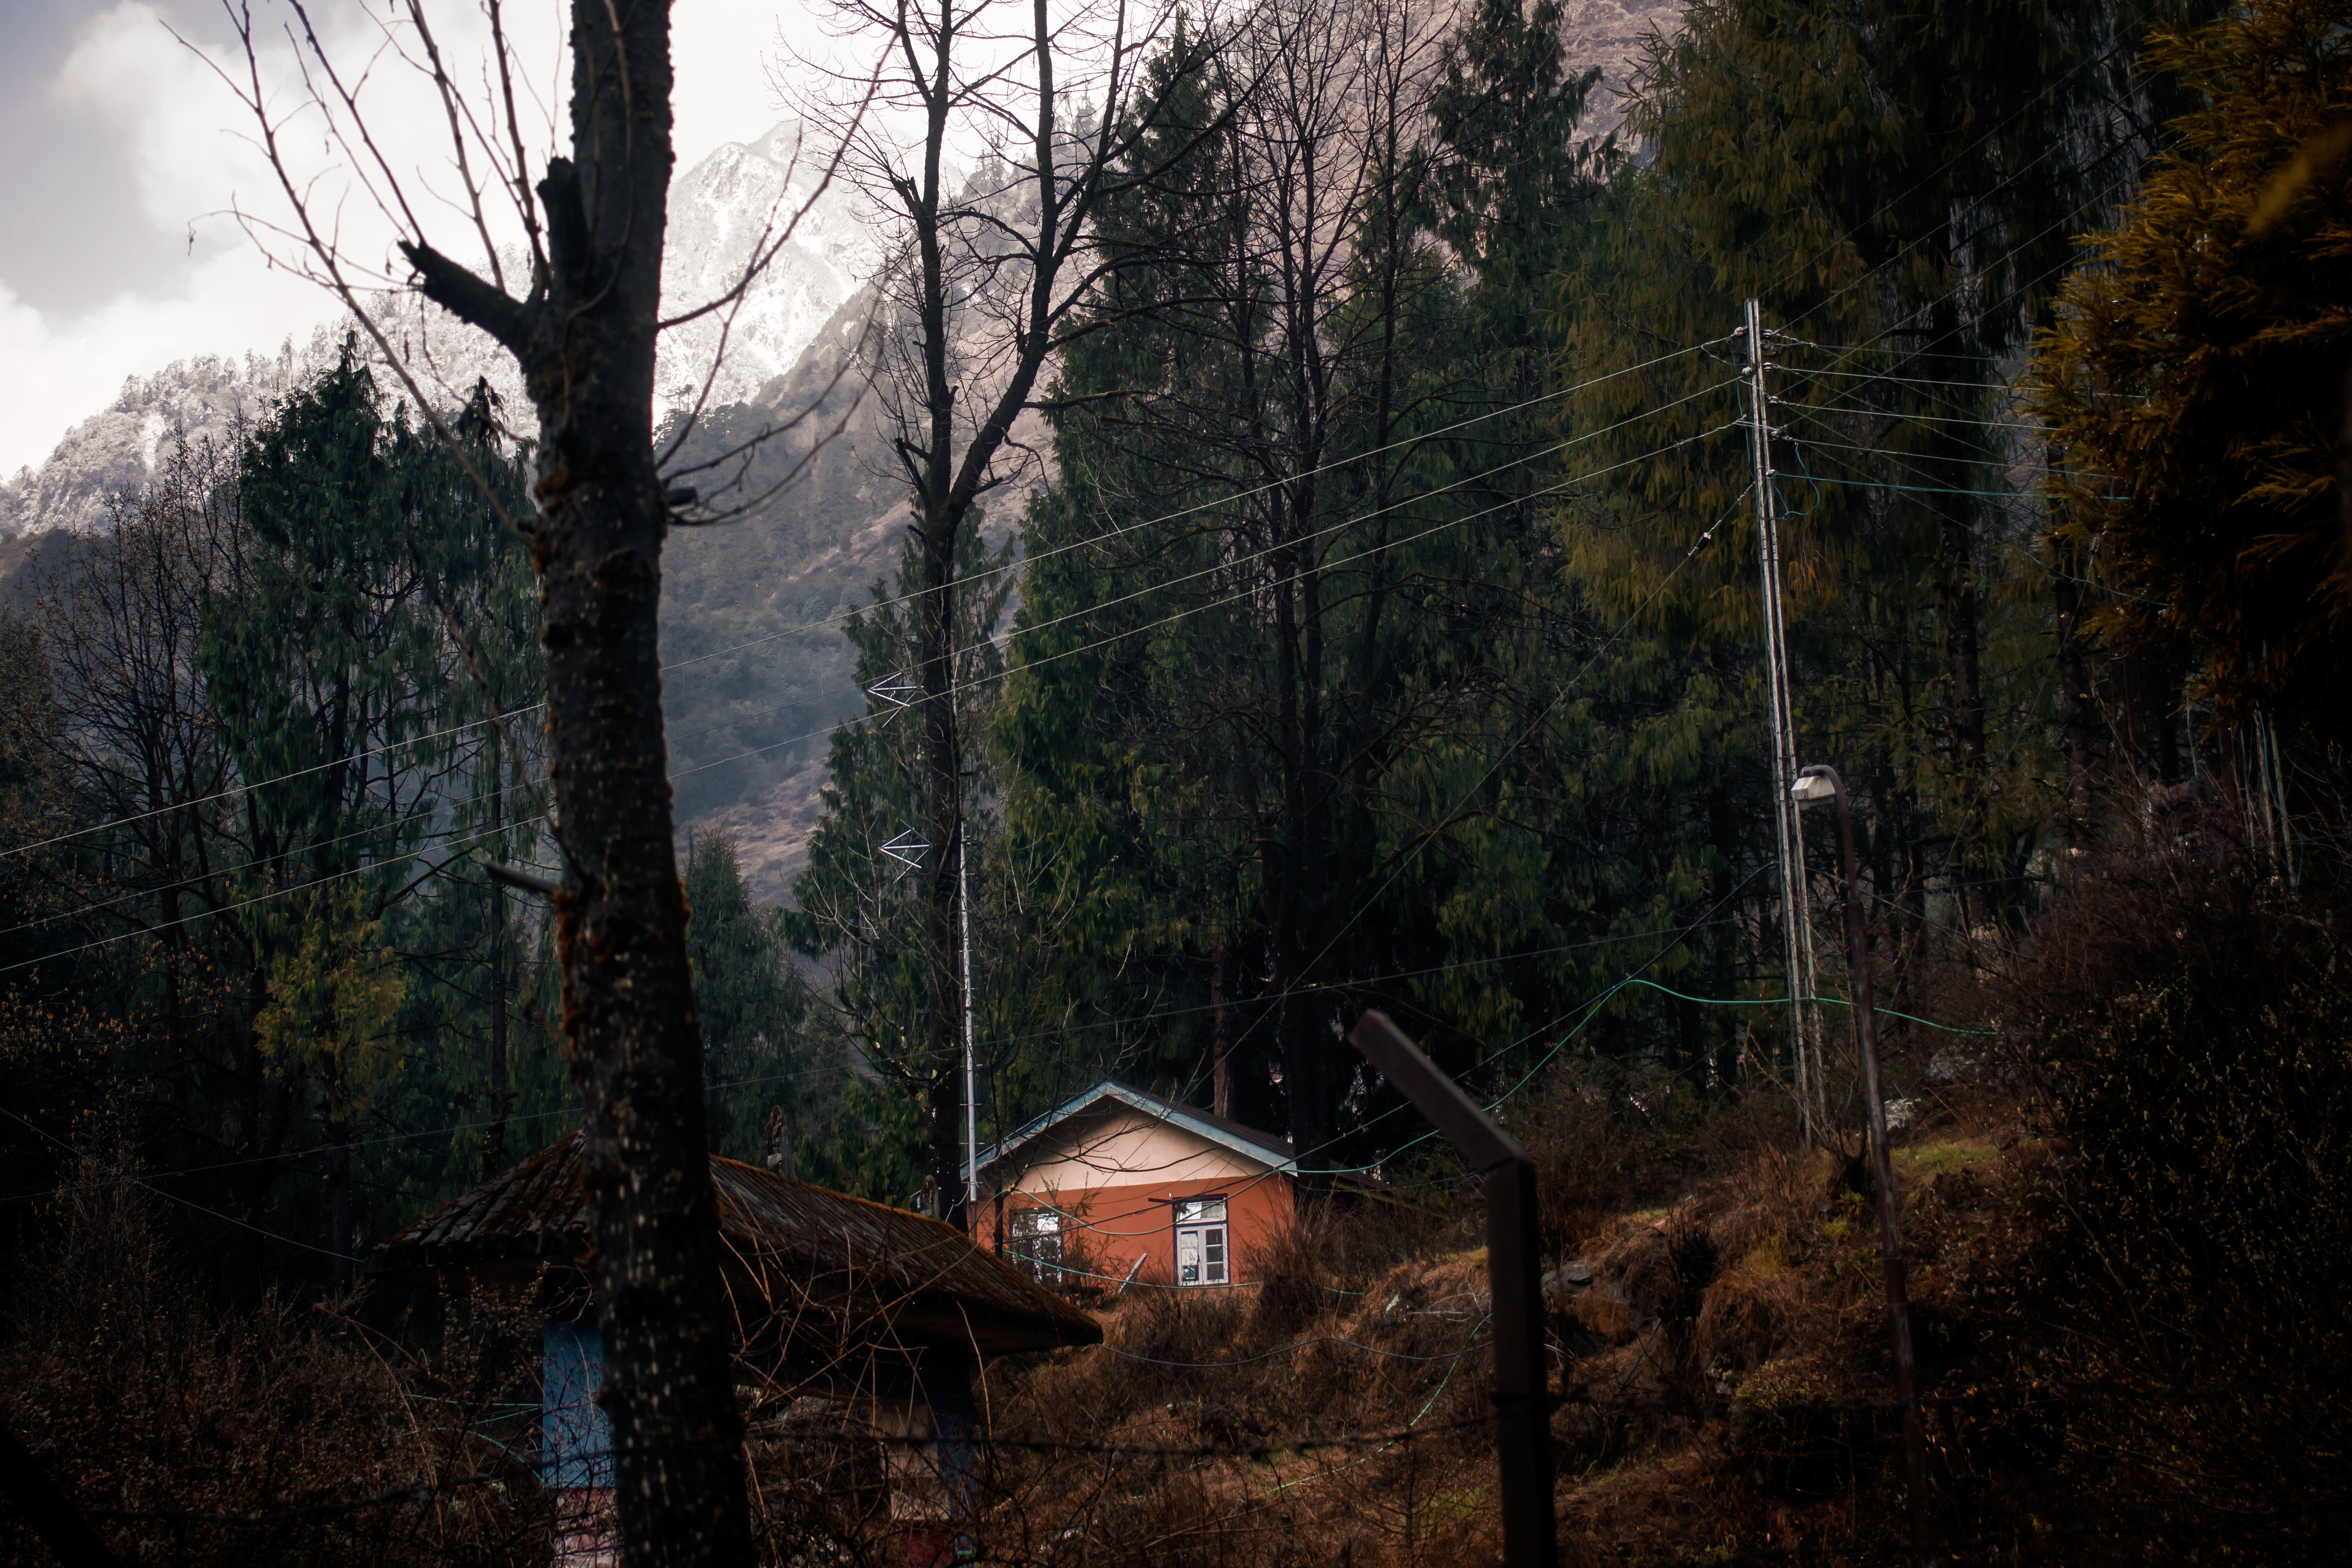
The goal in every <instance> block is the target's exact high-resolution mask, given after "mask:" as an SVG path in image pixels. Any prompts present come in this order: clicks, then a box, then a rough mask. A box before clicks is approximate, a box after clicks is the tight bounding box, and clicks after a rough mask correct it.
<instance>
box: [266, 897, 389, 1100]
mask: <svg viewBox="0 0 2352 1568" xmlns="http://www.w3.org/2000/svg"><path fill="white" fill-rule="evenodd" d="M297 902H298V903H301V904H303V905H304V906H305V907H306V910H307V913H308V915H309V917H310V918H308V919H307V920H304V921H302V923H301V924H300V926H299V937H298V938H297V940H296V941H295V942H293V943H292V944H291V945H290V946H289V947H288V948H287V949H286V950H284V951H283V952H280V953H278V955H277V956H276V958H275V959H274V960H273V961H272V962H271V963H269V965H268V1002H267V1003H266V1004H265V1005H263V1007H262V1009H261V1012H260V1014H259V1015H258V1016H257V1017H256V1018H255V1019H254V1023H253V1034H254V1040H255V1043H256V1044H257V1046H259V1047H260V1049H261V1053H262V1055H263V1056H264V1057H266V1058H269V1059H270V1060H272V1061H273V1062H275V1063H276V1064H278V1067H279V1068H281V1070H286V1069H290V1070H293V1071H297V1072H301V1073H304V1074H308V1075H311V1076H315V1077H317V1078H319V1079H321V1080H322V1081H323V1082H324V1083H325V1085H326V1086H327V1089H328V1093H329V1095H330V1096H331V1099H333V1100H335V1101H336V1102H337V1108H338V1110H339V1111H340V1112H341V1113H342V1114H346V1115H348V1114H349V1113H350V1111H351V1110H356V1109H359V1108H362V1107H364V1106H365V1105H366V1103H367V1101H368V1100H369V1099H370V1097H371V1094H372V1091H373V1088H374V1087H375V1085H376V1083H377V1081H378V1080H379V1079H381V1078H382V1077H383V1074H384V1073H385V1071H386V1070H387V1069H388V1068H391V1067H393V1066H394V1065H395V1064H396V1062H397V1060H398V1054H399V1053H398V1051H397V1049H396V1041H395V1040H394V1034H393V1019H394V1015H395V1014H397V1013H398V1011H399V1009H400V1003H401V998H402V997H403V996H404V994H406V990H407V986H406V982H405V981H404V978H403V976H402V974H401V972H400V969H399V967H398V965H397V964H396V963H394V961H393V958H392V955H391V954H390V953H389V952H386V951H385V950H384V947H383V942H381V941H380V940H379V928H380V926H381V924H382V922H381V921H380V920H376V919H370V918H368V917H367V915H366V913H365V910H364V905H365V897H364V889H361V888H359V887H358V886H356V885H355V884H352V883H348V882H347V883H343V884H341V885H340V886H338V887H335V888H331V889H326V890H324V891H322V892H320V894H319V895H317V897H316V898H315V900H297Z"/></svg>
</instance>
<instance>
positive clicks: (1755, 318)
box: [1740, 300, 1829, 1143]
mask: <svg viewBox="0 0 2352 1568" xmlns="http://www.w3.org/2000/svg"><path fill="white" fill-rule="evenodd" d="M1740 331H1741V332H1742V334H1743V335H1744V336H1745V337H1746V338H1747V341H1748V458H1749V461H1750V464H1751V468H1752V475H1751V478H1750V480H1749V484H1750V486H1751V488H1752V489H1754V491H1755V494H1756V541H1757V561H1758V567H1759V571H1760V572H1761V573H1762V575H1763V588H1764V701H1765V707H1766V710H1767V721H1768V728H1769V732H1770V736H1771V748H1772V835H1773V840H1774V843H1775V846H1776V847H1777V849H1778V851H1779V854H1780V942H1781V950H1782V953H1783V961H1784V963H1785V964H1786V966H1787V971H1788V976H1789V1046H1790V1058H1791V1064H1790V1065H1791V1068H1792V1069H1793V1071H1794V1073H1795V1076H1796V1086H1797V1117H1798V1121H1799V1123H1800V1125H1801V1127H1802V1128H1803V1134H1804V1138H1805V1141H1806V1142H1808V1143H1811V1142H1817V1141H1819V1140H1820V1139H1822V1137H1824V1136H1826V1133H1827V1128H1828V1123H1829V1100H1828V1096H1827V1094H1826V1093H1825V1092H1824V1089H1823V1086H1822V1060H1821V1038H1820V1037H1821V1029H1820V1026H1819V1024H1818V1021H1817V1020H1818V1016H1819V1011H1820V1010H1819V1008H1818V1007H1817V1006H1816V1005H1814V1003H1813V933H1812V923H1811V921H1809V920H1807V919H1806V893H1805V836H1804V829H1803V826H1802V824H1801V820H1800V818H1799V816H1798V815H1797V807H1796V805H1795V803H1794V802H1793V801H1792V800H1790V797H1789V788H1790V784H1793V783H1795V781H1796V776H1797V744H1796V738H1795V725H1794V723H1793V722H1792V718H1791V710H1790V700H1789V635H1788V627H1787V626H1786V624H1785V623H1784V622H1783V620H1782V619H1781V614H1780V516H1779V510H1778V505H1777V502H1776V499H1775V497H1774V496H1773V493H1772V479H1773V473H1772V391H1771V384H1770V381H1769V372H1770V370H1771V368H1772V366H1771V363H1770V361H1769V359H1767V358H1766V356H1765V352H1764V350H1765V334H1764V310H1763V305H1762V302H1761V301H1760V300H1748V308H1747V321H1746V325H1744V326H1743V327H1742V328H1741V329H1740ZM1809 1023H1810V1024H1811V1027H1808V1025H1809Z"/></svg>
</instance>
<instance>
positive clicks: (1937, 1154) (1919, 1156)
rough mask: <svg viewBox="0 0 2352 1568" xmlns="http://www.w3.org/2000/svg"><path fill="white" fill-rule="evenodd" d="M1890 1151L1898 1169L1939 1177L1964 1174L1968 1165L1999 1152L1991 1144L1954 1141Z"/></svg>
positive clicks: (1962, 1140) (1980, 1161) (1989, 1157)
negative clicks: (1955, 1172) (1949, 1173)
mask: <svg viewBox="0 0 2352 1568" xmlns="http://www.w3.org/2000/svg"><path fill="white" fill-rule="evenodd" d="M1998 1153H2000V1150H1998V1149H1996V1148H1994V1147H1993V1146H1992V1145H1991V1144H1990V1143H1979V1142H1975V1141H1973V1140H1970V1139H1967V1138H1956V1139H1952V1140H1949V1141H1948V1142H1942V1143H1921V1144H1915V1145H1914V1146H1912V1147H1911V1148H1908V1149H1896V1150H1893V1151H1891V1156H1892V1158H1893V1159H1894V1162H1895V1166H1896V1167H1897V1168H1898V1169H1900V1170H1903V1171H1907V1172H1910V1173H1913V1174H1915V1175H1919V1176H1940V1175H1942V1174H1943V1173H1945V1172H1947V1171H1965V1170H1967V1169H1968V1168H1969V1166H1970V1165H1980V1164H1982V1163H1984V1162H1986V1161H1987V1160H1990V1159H1991V1158H1992V1157H1993V1156H1994V1155H1996V1154H1998Z"/></svg>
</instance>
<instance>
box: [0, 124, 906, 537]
mask: <svg viewBox="0 0 2352 1568" xmlns="http://www.w3.org/2000/svg"><path fill="white" fill-rule="evenodd" d="M831 152H832V149H831V148H830V147H829V146H826V145H824V144H822V143H821V142H819V141H818V140H817V138H816V137H815V136H814V134H812V135H810V136H808V137H807V138H806V139H805V141H804V140H803V132H802V128H801V125H800V124H799V122H798V121H789V120H788V121H783V122H782V123H781V124H779V125H777V126H775V127H773V128H772V129H771V130H770V131H769V132H767V133H766V134H764V135H762V136H761V137H759V138H758V139H757V140H755V141H752V142H730V143H729V144H727V145H725V146H723V147H720V148H719V149H717V150H716V151H714V152H712V153H710V154H709V156H708V157H706V158H704V159H702V160H701V161H700V162H698V163H696V164H695V165H694V166H693V167H692V168H690V169H688V170H687V171H686V172H685V173H684V174H680V175H679V176H677V180H676V181H675V182H674V183H673V184H672V185H671V187H670V222H669V231H668V237H667V251H666V254H665V256H664V258H663V265H662V309H663V311H664V313H665V314H666V315H668V316H670V317H672V318H676V317H678V316H682V315H686V314H688V313H689V312H691V311H693V310H696V309H697V308H698V307H701V306H705V305H709V304H711V303H712V302H713V301H718V300H723V299H724V297H726V296H727V295H729V294H730V292H732V291H733V290H734V289H735V288H736V286H737V284H738V283H739V281H740V279H741V278H742V275H743V268H744V267H745V265H746V264H747V263H748V262H749V261H750V260H751V258H752V257H753V256H754V255H756V254H761V253H763V252H765V251H767V250H770V249H773V251H774V255H773V257H772V259H771V260H770V261H769V264H768V266H767V267H766V268H765V269H764V270H763V271H762V272H761V275H760V276H759V277H757V278H756V279H753V280H752V282H751V285H750V287H749V288H747V289H744V290H743V293H742V298H741V300H740V303H738V304H737V305H736V306H735V307H734V308H733V310H732V311H731V319H730V310H728V309H727V308H726V307H725V306H723V305H722V306H721V307H720V308H719V309H717V310H711V311H709V313H707V314H704V315H701V316H699V317H697V318H696V319H694V320H692V321H686V322H683V323H682V324H680V325H678V326H677V327H675V328H673V329H672V330H671V331H668V332H667V333H665V334H664V336H663V339H662V345H661V357H660V361H659V364H658V367H657V370H656V400H657V403H658V407H657V408H656V418H658V417H660V416H663V415H667V414H670V413H674V412H677V411H680V410H683V409H686V408H689V407H691V406H693V405H694V404H695V403H696V401H697V400H698V398H700V397H701V396H702V393H703V385H704V382H705V380H706V378H709V379H710V388H709V406H712V407H719V406H724V405H727V404H730V403H737V402H742V401H745V400H747V399H749V398H751V396H753V395H755V394H756V393H757V392H758V391H759V389H760V388H761V386H763V385H765V384H767V383H769V382H770V381H772V379H774V378H775V377H776V376H778V375H781V374H783V373H784V372H786V371H788V370H790V369H791V368H792V367H793V364H794V363H796V362H797V361H798V360H799V358H800V356H801V353H802V352H803V350H804V349H806V348H807V347H808V345H809V344H810V342H812V341H814V338H815V337H816V334H817V332H818V331H820V330H821V329H822V328H823V327H824V324H825V322H826V321H828V320H829V319H830V318H831V317H832V316H833V314H834V312H835V310H838V309H839V308H840V306H841V304H842V302H843V301H844V300H847V299H848V298H849V297H850V296H851V295H852V294H854V293H856V291H857V289H859V288H861V287H863V286H864V284H865V282H866V279H868V278H869V277H870V276H871V275H872V274H873V272H874V271H875V270H876V269H877V268H878V267H879V266H880V264H881V259H882V255H883V247H884V238H883V229H882V226H880V225H878V224H877V223H876V222H875V221H874V220H873V218H872V216H870V215H868V214H867V213H866V212H865V211H864V209H863V207H862V205H861V204H860V202H859V200H858V197H857V195H856V192H855V190H854V189H853V188H852V187H851V186H850V185H849V184H847V183H846V182H845V181H841V180H835V181H834V182H833V183H832V184H830V185H829V186H828V185H826V184H825V180H824V175H825V172H826V165H827V163H828V162H829V160H830V156H831ZM506 259H507V260H508V261H509V264H510V265H509V278H510V279H511V278H515V277H519V276H520V273H521V268H520V257H509V258H506ZM373 314H374V315H375V317H376V320H377V322H378V324H379V326H380V327H381V328H382V330H383V334H384V338H385V340H386V341H387V342H389V343H390V344H391V346H392V354H393V357H394V358H395V359H397V360H398V361H400V362H401V364H402V366H403V368H404V369H405V370H406V371H407V373H408V374H409V375H410V376H412V377H414V378H415V381H416V382H417V383H418V384H419V385H420V386H421V387H422V388H423V389H424V393H425V396H426V397H427V399H429V400H430V401H431V402H433V403H435V404H436V405H446V406H448V407H455V406H457V405H458V404H460V403H462V402H463V401H464V399H465V396H466V395H467V392H468V391H469V390H470V389H471V388H472V386H473V385H474V383H475V381H476V379H477V378H478V377H485V378H487V379H488V381H489V383H490V385H491V386H492V387H493V388H494V389H496V390H497V392H498V393H499V396H500V398H501V400H502V403H503V406H504V409H505V414H506V417H507V418H508V420H509V422H510V423H511V424H513V425H514V426H517V427H518V428H519V429H520V431H521V432H522V433H524V434H529V433H530V430H531V428H532V426H533V423H534V421H533V420H532V417H531V412H530V403H529V402H528V400H527V399H526V398H525V397H524V396H523V394H522V386H521V380H520V375H519V374H518V373H517V371H516V369H515V365H514V360H513V357H512V356H511V355H509V354H508V353H506V352H505V351H504V350H502V349H500V348H499V346H498V345H497V344H496V343H494V342H491V341H490V340H489V339H488V337H486V336H484V335H483V334H481V333H479V332H476V331H472V330H471V329H469V328H467V327H465V326H463V325H461V324H460V323H458V322H457V321H456V320H455V319H454V318H452V317H450V316H448V315H447V314H446V313H445V312H444V311H442V310H439V309H438V308H436V307H435V306H432V305H428V304H426V303H425V301H424V300H422V299H421V298H419V297H418V296H417V295H415V294H414V293H411V292H407V291H395V292H393V293H389V294H386V295H383V296H382V297H381V298H380V300H379V302H378V305H377V307H376V309H375V310H373ZM344 331H345V325H344V324H343V323H340V322H335V323H329V324H327V325H324V326H321V327H320V328H319V329H317V330H316V331H314V332H312V333H311V334H310V338H309V340H308V341H307V342H298V341H289V342H287V343H285V344H284V345H282V346H281V347H280V348H279V349H278V352H277V353H274V354H268V355H263V354H256V353H245V354H243V355H242V356H238V355H234V354H232V355H226V356H223V355H203V356H197V357H193V358H188V359H183V360H179V361H176V362H174V363H171V364H169V365H166V366H163V367H161V368H159V369H158V370H156V371H155V372H154V373H153V374H149V375H143V376H133V377H131V379H130V380H129V381H127V382H126V383H125V384H123V388H122V391H121V394H120V395H117V397H116V398H115V400H114V401H113V402H112V403H111V404H110V405H108V406H107V407H105V408H103V409H100V410H99V411H98V412H97V413H95V414H93V415H92V416H90V417H89V418H88V419H85V420H83V421H82V422H81V423H80V424H79V425H78V426H75V427H74V428H73V429H72V430H70V431H68V433H67V434H66V437H65V438H64V439H63V440H61V441H59V442H58V446H57V447H56V448H55V450H53V451H52V452H51V453H50V455H49V457H48V458H47V460H46V461H45V462H43V463H42V465H41V466H40V468H37V469H26V470H22V471H20V472H19V473H18V474H16V476H15V477H14V478H13V479H8V480H7V481H6V482H5V484H0V535H5V534H9V533H16V532H22V531H28V530H33V529H42V528H58V527H64V528H76V529H82V530H89V529H94V528H100V527H103V526H104V525H105V521H106V516H107V510H106V500H107V497H108V496H109V495H110V494H112V493H114V492H116V491H118V490H122V489H131V488H135V487H137V486H139V485H142V484H144V483H145V482H147V480H148V479H151V478H152V477H153V474H154V472H155V468H156V465H157V464H158V463H159V462H160V461H161V460H162V458H164V457H166V456H168V455H169V453H170V450H171V444H172V442H173V441H174V440H176V439H177V438H178V437H179V436H180V435H182V434H183V433H184V434H185V435H186V436H187V437H188V438H189V439H190V440H191V441H194V442H201V441H202V440H204V439H205V438H206V437H210V438H212V439H214V440H215V441H219V442H226V441H228V440H230V439H232V438H233V437H234V434H235V432H236V429H237V428H238V426H239V422H240V421H243V422H246V423H250V422H252V421H254V420H257V419H259V418H261V417H263V416H265V415H266V413H267V412H268V402H269V400H270V399H272V398H275V397H278V396H281V395H284V393H285V392H286V391H287V389H288V388H289V387H291V386H293V385H295V384H298V383H299V382H300V381H301V380H303V379H305V378H306V377H308V376H310V375H312V374H316V373H317V372H318V371H320V370H321V369H323V368H325V367H326V366H327V365H328V364H330V363H332V362H333V358H334V355H335V354H336V353H338V352H339V351H340V349H341V343H342V339H343V333H344ZM722 341H723V343H724V348H725V353H724V356H723V363H719V369H718V372H717V374H716V375H715V377H713V376H712V373H711V366H712V364H713V363H714V362H715V361H719V360H720V359H721V357H722V356H721V354H720V348H721V344H722ZM362 342H363V343H365V342H367V340H366V339H365V337H364V335H363V336H362ZM370 357H371V358H372V359H376V360H381V359H382V357H383V356H382V355H380V354H375V353H371V354H370ZM389 370H390V367H389V366H387V367H385V374H384V375H383V383H384V385H385V387H386V390H387V391H389V392H392V393H393V394H394V395H404V393H403V391H402V388H401V384H400V383H399V381H398V379H397V378H396V377H395V376H394V375H392V374H390V373H389Z"/></svg>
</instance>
